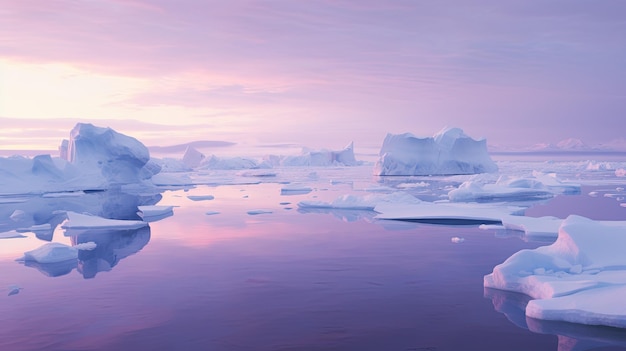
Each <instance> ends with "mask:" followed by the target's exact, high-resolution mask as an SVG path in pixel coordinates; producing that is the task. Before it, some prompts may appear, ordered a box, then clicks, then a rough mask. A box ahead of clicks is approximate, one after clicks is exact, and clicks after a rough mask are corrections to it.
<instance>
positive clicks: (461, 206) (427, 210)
mask: <svg viewBox="0 0 626 351" xmlns="http://www.w3.org/2000/svg"><path fill="white" fill-rule="evenodd" d="M524 209H525V208H524V207H518V206H507V205H502V204H476V203H432V202H421V203H416V204H399V203H393V202H386V203H385V202H383V203H379V204H377V205H376V207H374V211H376V212H378V213H379V214H378V215H376V217H375V218H377V219H387V220H400V221H416V222H433V223H442V224H444V223H447V224H477V223H483V224H494V223H502V218H503V217H505V216H507V215H511V214H522V213H523V211H524Z"/></svg>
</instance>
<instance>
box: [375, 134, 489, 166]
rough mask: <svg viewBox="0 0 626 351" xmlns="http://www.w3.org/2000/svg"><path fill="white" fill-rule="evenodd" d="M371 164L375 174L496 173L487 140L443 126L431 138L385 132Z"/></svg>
mask: <svg viewBox="0 0 626 351" xmlns="http://www.w3.org/2000/svg"><path fill="white" fill-rule="evenodd" d="M379 154H380V158H379V160H378V161H377V162H376V165H375V166H374V174H376V175H393V176H402V175H404V176H406V175H409V176H410V175H453V174H477V173H487V172H496V171H497V170H498V166H497V165H496V164H495V163H494V162H493V160H491V158H490V157H489V154H488V153H487V141H486V140H485V139H480V140H475V139H472V138H470V137H469V136H467V135H465V133H463V130H461V129H459V128H444V129H443V130H441V131H440V132H439V133H437V134H435V135H434V136H433V137H428V138H418V137H416V136H414V135H413V134H411V133H405V134H387V136H386V137H385V140H384V142H383V146H382V147H381V149H380V153H379Z"/></svg>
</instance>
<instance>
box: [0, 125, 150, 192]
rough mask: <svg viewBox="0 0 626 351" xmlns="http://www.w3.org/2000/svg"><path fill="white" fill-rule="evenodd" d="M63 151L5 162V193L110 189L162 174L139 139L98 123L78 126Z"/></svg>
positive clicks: (1, 169) (0, 163)
mask: <svg viewBox="0 0 626 351" xmlns="http://www.w3.org/2000/svg"><path fill="white" fill-rule="evenodd" d="M59 152H60V155H61V157H54V158H53V157H51V156H50V155H38V156H35V157H33V158H28V157H21V156H12V157H2V158H0V193H2V194H5V195H6V194H39V193H46V192H60V191H73V190H94V189H99V190H101V189H109V188H111V187H114V186H119V185H124V184H134V183H140V182H143V181H145V180H148V179H150V178H151V177H152V176H153V175H155V174H157V173H158V172H159V171H160V167H159V166H158V165H157V164H156V163H154V162H152V161H150V155H149V153H148V149H147V148H146V147H145V146H144V145H143V144H142V143H141V142H139V141H138V140H137V139H135V138H132V137H129V136H126V135H123V134H120V133H118V132H116V131H114V130H113V129H111V128H101V127H96V126H94V125H92V124H86V123H78V124H76V126H75V127H74V128H73V129H72V131H71V133H70V139H69V140H64V141H63V142H62V144H61V146H60V147H59Z"/></svg>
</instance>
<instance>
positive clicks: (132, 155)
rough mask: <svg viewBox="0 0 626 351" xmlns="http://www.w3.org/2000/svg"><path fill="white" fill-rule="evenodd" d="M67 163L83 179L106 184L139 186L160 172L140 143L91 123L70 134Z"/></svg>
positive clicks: (78, 125) (77, 125) (81, 125)
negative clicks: (85, 176) (97, 179)
mask: <svg viewBox="0 0 626 351" xmlns="http://www.w3.org/2000/svg"><path fill="white" fill-rule="evenodd" d="M67 161H69V162H70V163H71V164H72V165H73V166H75V167H77V168H78V169H79V170H80V173H81V174H82V175H83V176H84V175H87V174H89V175H90V176H94V177H97V178H99V179H101V180H102V181H103V182H105V183H106V184H129V183H136V182H139V181H141V180H144V179H149V178H150V177H152V175H154V174H157V173H158V172H159V171H160V167H159V166H157V165H156V164H155V163H152V162H149V161H150V153H149V151H148V148H147V147H146V146H144V145H143V144H142V143H141V142H140V141H139V140H137V139H135V138H133V137H130V136H127V135H124V134H121V133H118V132H116V131H114V130H113V129H111V128H102V127H96V126H94V125H93V124H89V123H78V124H76V126H75V127H74V128H73V129H72V131H71V132H70V140H69V145H68V149H67Z"/></svg>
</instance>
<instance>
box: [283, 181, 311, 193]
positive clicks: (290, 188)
mask: <svg viewBox="0 0 626 351" xmlns="http://www.w3.org/2000/svg"><path fill="white" fill-rule="evenodd" d="M311 191H313V189H311V187H309V186H306V185H303V184H297V183H295V184H287V185H284V186H283V187H282V188H280V193H281V195H303V194H308V193H310V192H311Z"/></svg>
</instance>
